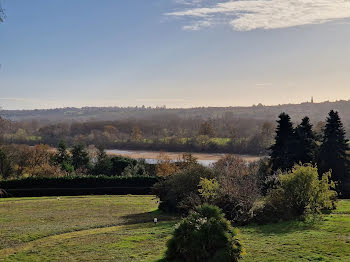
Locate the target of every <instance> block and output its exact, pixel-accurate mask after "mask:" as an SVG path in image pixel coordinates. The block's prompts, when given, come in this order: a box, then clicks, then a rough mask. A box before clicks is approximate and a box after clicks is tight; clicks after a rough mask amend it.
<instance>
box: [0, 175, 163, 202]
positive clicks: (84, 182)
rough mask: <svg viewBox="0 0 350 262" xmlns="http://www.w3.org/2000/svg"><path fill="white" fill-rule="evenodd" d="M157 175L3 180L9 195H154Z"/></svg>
mask: <svg viewBox="0 0 350 262" xmlns="http://www.w3.org/2000/svg"><path fill="white" fill-rule="evenodd" d="M158 180H159V179H158V178H157V177H107V176H70V177H58V178H23V179H15V180H3V181H0V188H2V189H4V190H5V191H6V192H7V193H8V194H9V195H10V196H13V197H22V196H63V195H90V194H94V195H104V194H110V195H124V194H142V195H144V194H151V188H152V186H153V185H154V184H155V183H156V182H158Z"/></svg>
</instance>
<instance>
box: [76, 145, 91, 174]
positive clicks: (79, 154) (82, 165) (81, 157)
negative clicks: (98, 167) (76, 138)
mask: <svg viewBox="0 0 350 262" xmlns="http://www.w3.org/2000/svg"><path fill="white" fill-rule="evenodd" d="M71 154H72V165H73V167H74V169H75V171H77V170H79V169H80V170H84V169H88V168H89V165H90V156H89V152H88V151H87V150H86V147H85V146H84V145H83V144H77V145H74V146H73V148H72V150H71Z"/></svg>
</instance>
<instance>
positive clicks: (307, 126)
mask: <svg viewBox="0 0 350 262" xmlns="http://www.w3.org/2000/svg"><path fill="white" fill-rule="evenodd" d="M295 135H296V156H295V157H296V158H295V162H296V163H300V162H301V163H303V164H306V163H315V161H316V154H317V143H316V136H315V133H314V132H313V130H312V124H311V123H310V119H309V118H308V117H307V116H306V117H304V118H303V120H302V121H301V124H300V125H298V126H297V128H296V129H295Z"/></svg>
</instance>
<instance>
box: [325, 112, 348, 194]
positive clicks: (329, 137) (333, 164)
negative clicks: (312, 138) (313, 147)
mask: <svg viewBox="0 0 350 262" xmlns="http://www.w3.org/2000/svg"><path fill="white" fill-rule="evenodd" d="M322 142H323V143H322V145H321V148H320V154H319V171H320V174H323V173H325V172H327V171H329V170H332V180H333V181H337V182H339V183H340V185H339V190H340V191H341V188H342V184H343V182H344V180H345V179H346V178H347V177H348V176H349V167H350V165H349V160H348V152H347V151H348V150H349V145H348V140H347V139H346V137H345V130H344V127H343V123H342V122H341V119H340V117H339V114H338V112H336V111H333V110H332V111H330V112H329V115H328V118H327V124H326V128H325V130H324V134H323V141H322Z"/></svg>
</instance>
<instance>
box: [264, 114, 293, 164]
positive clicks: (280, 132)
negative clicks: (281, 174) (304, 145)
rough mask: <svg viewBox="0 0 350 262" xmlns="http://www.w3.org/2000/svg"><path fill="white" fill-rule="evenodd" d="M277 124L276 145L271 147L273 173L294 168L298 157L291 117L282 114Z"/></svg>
mask: <svg viewBox="0 0 350 262" xmlns="http://www.w3.org/2000/svg"><path fill="white" fill-rule="evenodd" d="M277 123H278V126H277V129H276V136H275V144H274V145H272V146H271V147H270V149H271V153H270V156H271V166H272V170H273V171H276V170H278V169H281V170H286V169H290V168H292V167H293V165H294V163H295V155H296V145H295V144H296V143H295V134H294V129H293V124H292V122H291V120H290V116H289V115H287V114H286V113H282V114H280V115H279V120H278V121H277Z"/></svg>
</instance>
